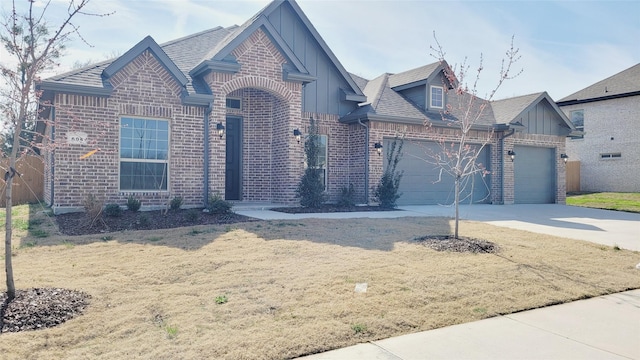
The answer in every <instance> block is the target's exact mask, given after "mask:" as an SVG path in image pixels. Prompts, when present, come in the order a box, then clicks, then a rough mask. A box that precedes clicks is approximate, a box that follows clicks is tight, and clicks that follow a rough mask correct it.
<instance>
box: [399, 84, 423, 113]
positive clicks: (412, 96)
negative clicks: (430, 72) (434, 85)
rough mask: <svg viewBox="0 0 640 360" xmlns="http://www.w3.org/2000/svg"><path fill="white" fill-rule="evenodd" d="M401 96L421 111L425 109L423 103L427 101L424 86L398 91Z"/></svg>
mask: <svg viewBox="0 0 640 360" xmlns="http://www.w3.org/2000/svg"><path fill="white" fill-rule="evenodd" d="M400 94H402V96H404V97H406V98H407V99H409V100H410V101H411V102H412V103H414V104H416V105H417V106H418V107H420V108H421V109H423V110H424V109H426V106H425V101H426V99H427V93H426V86H425V85H420V86H416V87H413V88H410V89H405V90H402V91H400Z"/></svg>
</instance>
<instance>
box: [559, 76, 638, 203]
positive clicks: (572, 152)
mask: <svg viewBox="0 0 640 360" xmlns="http://www.w3.org/2000/svg"><path fill="white" fill-rule="evenodd" d="M557 104H558V106H559V107H560V108H561V109H562V111H564V112H565V113H566V115H567V116H568V117H569V118H570V119H571V120H572V121H573V123H574V125H575V126H576V127H577V128H579V129H580V130H583V131H584V132H585V134H584V135H582V136H576V137H572V138H571V139H570V140H568V142H567V154H568V155H569V157H570V159H571V160H576V161H580V187H581V190H582V191H617V192H639V191H640V64H636V65H634V66H632V67H630V68H628V69H626V70H623V71H621V72H619V73H617V74H615V75H613V76H611V77H608V78H606V79H604V80H602V81H599V82H597V83H595V84H593V85H590V86H588V87H586V88H584V89H582V90H580V91H577V92H575V93H573V94H571V95H569V96H566V97H564V98H562V99H560V100H559V101H558V103H557Z"/></svg>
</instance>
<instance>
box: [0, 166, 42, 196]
mask: <svg viewBox="0 0 640 360" xmlns="http://www.w3.org/2000/svg"><path fill="white" fill-rule="evenodd" d="M8 167H9V159H2V161H0V169H1V171H2V176H0V184H2V191H1V192H0V207H5V205H6V199H5V192H4V189H5V185H6V184H5V180H4V174H5V173H6V172H7V169H8ZM16 171H18V172H19V173H20V175H21V176H20V177H18V176H16V177H14V178H13V194H12V197H11V199H12V203H13V205H18V204H26V203H31V202H36V201H39V200H42V198H43V196H44V163H43V162H42V159H41V158H39V157H37V156H27V157H24V158H21V159H20V160H18V161H17V163H16Z"/></svg>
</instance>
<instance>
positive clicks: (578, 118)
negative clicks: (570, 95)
mask: <svg viewBox="0 0 640 360" xmlns="http://www.w3.org/2000/svg"><path fill="white" fill-rule="evenodd" d="M569 117H570V118H571V122H572V123H573V126H575V127H576V130H579V131H584V110H582V109H580V110H573V111H570V112H569ZM571 139H572V140H575V139H584V135H578V136H572V137H571Z"/></svg>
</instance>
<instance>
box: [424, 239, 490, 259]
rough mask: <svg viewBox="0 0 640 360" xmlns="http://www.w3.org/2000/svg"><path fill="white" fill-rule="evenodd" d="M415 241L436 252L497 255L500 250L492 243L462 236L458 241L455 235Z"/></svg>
mask: <svg viewBox="0 0 640 360" xmlns="http://www.w3.org/2000/svg"><path fill="white" fill-rule="evenodd" d="M415 240H416V241H417V242H419V243H422V244H423V245H424V246H426V247H428V248H430V249H433V250H436V251H452V252H470V253H475V254H478V253H481V254H495V253H497V252H498V251H499V250H500V249H499V248H498V245H496V244H494V243H492V242H490V241H486V240H480V239H473V238H468V237H464V236H460V237H459V238H458V239H456V238H455V237H454V236H453V235H428V236H423V237H420V238H417V239H415Z"/></svg>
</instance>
